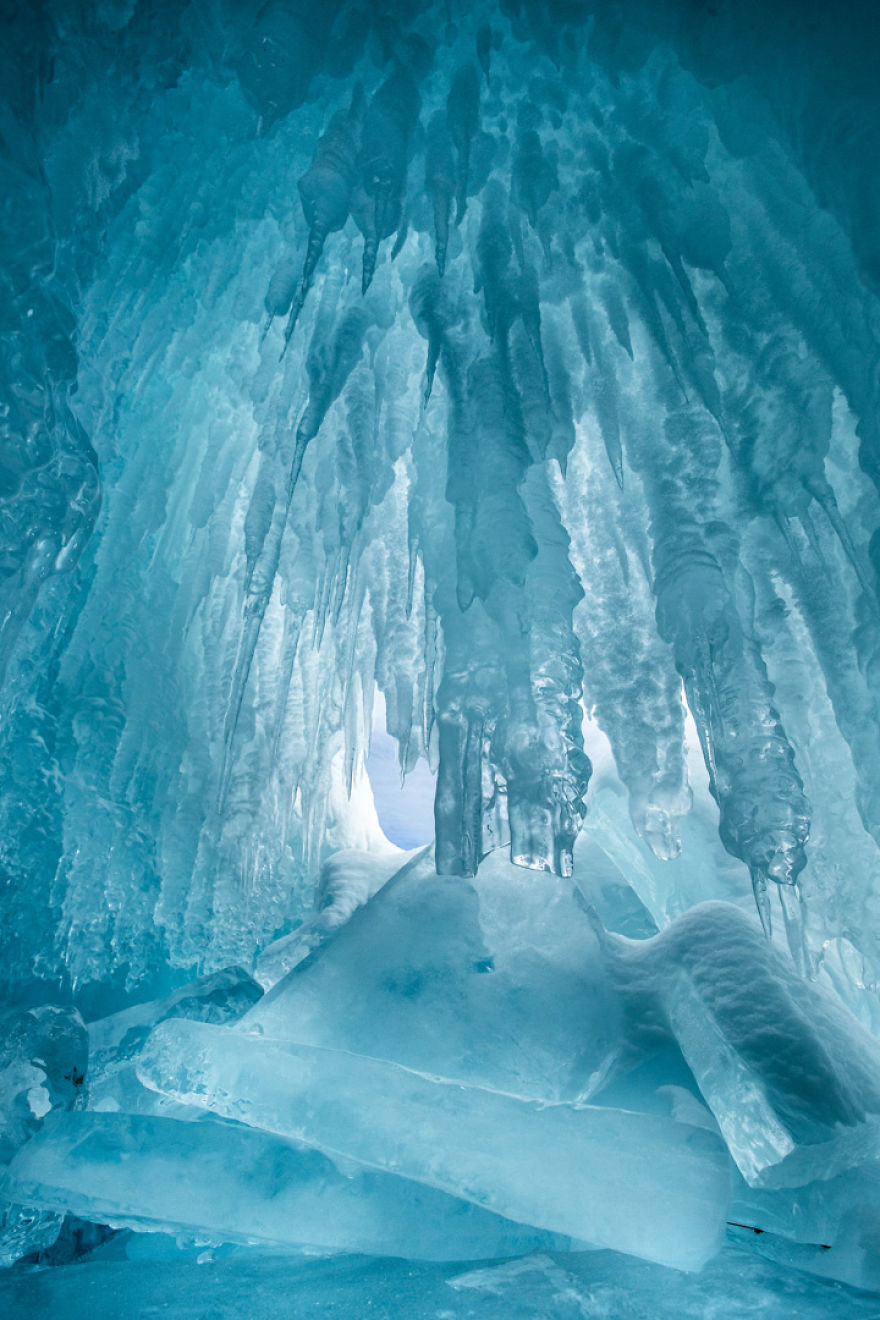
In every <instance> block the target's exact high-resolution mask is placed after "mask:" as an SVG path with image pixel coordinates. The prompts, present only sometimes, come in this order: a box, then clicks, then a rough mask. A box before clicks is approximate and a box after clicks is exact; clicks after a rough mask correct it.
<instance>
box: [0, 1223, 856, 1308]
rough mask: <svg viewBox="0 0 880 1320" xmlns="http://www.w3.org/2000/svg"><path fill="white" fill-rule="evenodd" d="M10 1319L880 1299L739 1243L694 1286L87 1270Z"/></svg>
mask: <svg viewBox="0 0 880 1320" xmlns="http://www.w3.org/2000/svg"><path fill="white" fill-rule="evenodd" d="M0 1314H2V1315H4V1316H5V1317H6V1318H7V1320H44V1318H45V1320H49V1317H50V1316H51V1317H53V1318H54V1317H59V1316H63V1317H70V1318H73V1317H80V1318H81V1320H120V1317H123V1316H124V1317H125V1320H148V1317H149V1320H153V1317H159V1316H162V1317H167V1318H168V1320H290V1318H291V1317H300V1316H302V1317H306V1316H307V1317H324V1316H327V1317H333V1318H334V1320H364V1318H365V1317H369V1320H471V1317H473V1318H474V1320H593V1318H594V1317H595V1320H757V1318H758V1317H760V1320H862V1318H863V1320H877V1318H878V1317H880V1297H878V1296H877V1295H876V1294H869V1293H864V1292H858V1291H856V1290H854V1289H851V1288H847V1287H845V1286H843V1285H842V1284H838V1283H833V1282H826V1281H825V1280H822V1279H818V1278H815V1277H813V1276H810V1275H808V1274H805V1273H801V1272H800V1271H798V1270H792V1269H791V1268H785V1267H782V1268H779V1267H777V1266H775V1265H774V1264H773V1263H772V1262H770V1261H767V1260H764V1259H762V1257H761V1256H760V1255H759V1254H758V1253H757V1251H756V1250H755V1249H753V1248H752V1247H751V1245H749V1246H748V1247H746V1248H744V1247H741V1246H740V1245H739V1244H738V1243H736V1242H733V1241H732V1242H730V1243H729V1245H728V1246H727V1247H726V1248H725V1250H724V1251H723V1252H722V1253H721V1255H720V1256H718V1257H717V1258H716V1259H715V1260H714V1261H712V1262H711V1264H709V1265H708V1266H706V1268H705V1269H704V1270H703V1271H702V1273H701V1274H698V1275H688V1274H679V1273H678V1272H676V1271H673V1270H668V1269H665V1268H663V1267H662V1266H659V1265H649V1264H645V1263H642V1262H640V1261H636V1260H633V1259H632V1258H628V1257H624V1256H619V1255H616V1254H615V1253H613V1252H607V1251H603V1252H584V1253H581V1254H577V1255H565V1256H549V1255H544V1254H537V1255H532V1256H526V1257H522V1258H521V1259H519V1260H512V1261H507V1262H505V1263H502V1264H498V1263H493V1264H490V1265H487V1266H486V1267H484V1268H480V1267H479V1266H478V1267H476V1268H475V1267H473V1266H466V1267H464V1268H463V1267H462V1266H460V1265H455V1264H446V1265H415V1264H410V1263H408V1262H405V1261H398V1260H376V1259H367V1258H366V1257H362V1256H344V1257H337V1258H335V1259H322V1260H313V1261H308V1262H302V1261H299V1260H295V1259H291V1258H290V1257H285V1256H278V1255H265V1256H263V1255H254V1254H253V1253H248V1254H247V1255H244V1254H242V1255H233V1256H230V1257H227V1258H224V1259H209V1260H205V1261H203V1262H202V1263H197V1261H196V1260H194V1259H191V1258H190V1259H174V1260H136V1261H122V1260H119V1261H112V1260H103V1261H86V1262H84V1263H81V1264H75V1265H68V1266H64V1267H62V1268H56V1269H50V1270H40V1271H34V1272H30V1273H29V1272H27V1271H21V1270H20V1269H19V1270H14V1271H7V1272H6V1273H5V1275H4V1276H0Z"/></svg>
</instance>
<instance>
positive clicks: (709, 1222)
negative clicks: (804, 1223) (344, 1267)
mask: <svg viewBox="0 0 880 1320" xmlns="http://www.w3.org/2000/svg"><path fill="white" fill-rule="evenodd" d="M138 1076H139V1077H140V1079H141V1081H142V1082H144V1083H145V1084H146V1085H148V1086H150V1087H151V1088H153V1089H154V1090H157V1091H161V1092H163V1093H164V1094H165V1095H169V1096H170V1097H171V1098H172V1099H175V1100H177V1101H179V1102H180V1103H183V1104H191V1105H195V1106H202V1107H204V1108H206V1109H209V1110H210V1111H211V1112H212V1113H216V1114H220V1115H221V1116H222V1117H225V1118H234V1119H236V1120H238V1121H240V1122H243V1123H247V1124H248V1125H250V1126H253V1127H256V1128H260V1129H262V1130H264V1131H267V1132H274V1133H277V1134H278V1135H280V1136H285V1137H289V1138H292V1139H294V1140H299V1141H303V1142H305V1144H306V1145H310V1146H315V1147H317V1149H319V1150H322V1151H325V1152H327V1153H328V1154H331V1155H332V1154H338V1155H341V1156H343V1157H344V1158H349V1159H353V1160H355V1161H356V1162H357V1163H359V1164H363V1165H365V1166H366V1167H368V1168H377V1169H384V1170H386V1171H387V1172H391V1173H398V1174H400V1175H401V1176H403V1177H404V1178H407V1179H412V1180H413V1181H415V1182H418V1183H425V1184H426V1185H427V1186H429V1187H436V1188H439V1189H440V1190H442V1191H447V1192H450V1193H451V1194H452V1195H453V1196H460V1197H462V1198H463V1199H464V1200H467V1201H472V1202H473V1203H474V1204H475V1205H478V1206H482V1207H483V1208H485V1209H488V1210H493V1211H495V1212H496V1213H497V1214H501V1215H505V1216H506V1217H507V1218H510V1219H514V1220H517V1221H519V1222H520V1223H527V1224H533V1225H534V1226H535V1227H536V1228H543V1229H546V1230H547V1231H549V1232H553V1233H558V1234H561V1235H565V1236H568V1237H572V1238H576V1239H580V1240H584V1241H587V1242H589V1243H592V1244H594V1245H596V1246H600V1247H612V1248H616V1249H618V1250H621V1251H625V1252H628V1253H631V1254H633V1255H636V1256H642V1257H644V1258H646V1259H647V1260H655V1261H658V1262H660V1263H661V1264H668V1265H674V1266H676V1267H678V1268H679V1269H684V1270H688V1269H699V1268H700V1266H701V1265H703V1264H705V1262H706V1260H708V1259H710V1258H711V1256H713V1255H714V1254H715V1252H716V1251H717V1249H718V1246H719V1245H720V1240H721V1235H722V1232H723V1225H724V1216H725V1212H726V1209H727V1201H728V1181H729V1174H728V1163H727V1158H726V1152H725V1151H724V1146H723V1144H722V1142H721V1141H720V1140H719V1139H718V1137H717V1136H716V1135H715V1134H714V1133H713V1132H710V1131H707V1130H706V1129H705V1128H703V1127H691V1126H688V1125H685V1124H683V1123H677V1122H675V1121H674V1120H669V1119H664V1118H662V1117H660V1116H659V1115H655V1114H639V1113H634V1112H630V1111H627V1110H617V1109H614V1108H611V1107H607V1106H606V1107H603V1108H598V1107H593V1106H586V1105H584V1106H579V1107H577V1106H571V1105H565V1104H554V1103H552V1102H551V1101H532V1100H526V1099H523V1098H521V1097H520V1096H516V1095H508V1094H504V1093H502V1092H498V1091H490V1090H488V1089H485V1088H482V1087H468V1086H463V1085H461V1084H460V1083H458V1082H456V1081H451V1080H448V1079H446V1078H442V1077H431V1076H428V1075H427V1074H425V1073H418V1072H415V1071H413V1070H411V1069H409V1068H403V1067H401V1066H400V1065H399V1064H394V1063H387V1062H386V1061H385V1060H377V1059H373V1058H369V1057H366V1056H364V1055H355V1054H351V1053H349V1052H347V1051H342V1050H328V1049H324V1048H321V1047H316V1046H311V1045H296V1044H292V1043H290V1042H287V1041H281V1040H274V1039H262V1038H260V1037H259V1036H256V1035H252V1034H250V1033H244V1032H242V1033H235V1032H231V1031H229V1030H228V1029H224V1028H223V1027H211V1026H207V1025H205V1024H196V1023H192V1022H185V1021H183V1020H182V1019H181V1020H180V1021H179V1022H177V1021H169V1022H166V1023H164V1024H163V1025H161V1026H159V1027H157V1028H156V1029H155V1031H154V1032H153V1033H152V1035H151V1036H150V1039H149V1041H148V1043H147V1045H146V1047H145V1048H144V1050H143V1052H142V1053H141V1055H140V1057H139V1060H138Z"/></svg>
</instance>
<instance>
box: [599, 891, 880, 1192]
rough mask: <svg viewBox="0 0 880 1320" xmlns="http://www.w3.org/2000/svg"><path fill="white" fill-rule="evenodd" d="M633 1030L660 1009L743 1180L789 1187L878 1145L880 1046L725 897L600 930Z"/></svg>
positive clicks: (867, 1154) (868, 1155) (866, 1155)
mask: <svg viewBox="0 0 880 1320" xmlns="http://www.w3.org/2000/svg"><path fill="white" fill-rule="evenodd" d="M603 942H604V944H605V948H606V950H607V952H608V956H609V963H610V967H611V973H612V979H613V980H614V982H615V983H616V984H617V985H618V986H619V988H620V991H621V993H622V995H623V997H624V999H625V1000H626V1001H628V1003H629V1007H628V1014H629V1018H630V1021H631V1023H632V1024H633V1027H634V1030H635V1032H636V1033H638V1032H639V1031H640V1030H644V1028H645V1026H646V1024H647V1023H649V1022H650V1021H651V1017H652V1001H653V1004H654V1005H655V1008H654V1011H655V1012H656V1010H657V1008H659V1010H660V1012H661V1013H662V1015H663V1016H664V1017H665V1020H666V1022H667V1024H668V1026H669V1029H670V1030H671V1032H672V1034H673V1035H674V1036H675V1038H676V1040H677V1042H678V1044H679V1046H680V1048H681V1051H682V1054H683V1056H684V1058H685V1060H686V1061H687V1063H688V1065H689V1067H690V1069H691V1071H692V1072H693V1075H694V1078H695V1080H696V1082H697V1084H698V1086H699V1088H700V1091H701V1092H702V1095H703V1098H704V1099H705V1101H706V1103H707V1104H708V1105H709V1107H710V1108H711V1110H712V1112H713V1113H714V1115H715V1118H716V1119H717V1121H718V1125H719V1127H720V1129H721V1132H722V1134H723V1135H724V1138H725V1141H726V1142H727V1145H728V1147H729V1149H730V1152H731V1154H732V1155H733V1157H734V1159H735V1160H736V1162H737V1164H738V1166H739V1168H740V1170H741V1172H742V1173H743V1175H744V1176H745V1178H746V1179H747V1180H748V1181H749V1182H752V1183H758V1184H760V1183H762V1182H763V1183H764V1184H766V1185H770V1186H782V1187H784V1186H798V1185H801V1184H803V1183H807V1182H811V1181H813V1180H814V1179H817V1178H827V1177H830V1176H831V1175H833V1174H835V1173H837V1172H839V1171H840V1170H841V1169H845V1168H848V1167H852V1166H853V1165H856V1164H858V1163H859V1162H860V1161H862V1160H864V1159H873V1158H876V1157H877V1154H878V1151H880V1145H878V1143H880V1123H878V1117H880V1049H878V1046H877V1043H876V1041H875V1040H874V1038H873V1037H872V1036H870V1035H869V1034H868V1032H866V1031H865V1030H864V1029H863V1028H862V1026H861V1025H860V1023H859V1022H858V1021H857V1020H856V1019H855V1018H854V1017H853V1016H852V1015H851V1014H849V1013H848V1012H847V1011H846V1010H845V1009H844V1008H843V1006H842V1005H840V1004H839V1003H838V1002H835V1000H834V998H833V997H832V996H830V995H828V994H826V993H823V992H822V990H821V989H820V988H819V987H816V986H813V985H811V984H810V983H809V982H805V981H804V980H803V979H802V978H801V977H800V976H799V975H798V974H797V972H796V970H795V968H794V967H793V966H792V965H791V962H790V961H789V960H788V959H787V958H786V957H785V956H784V955H783V954H782V953H780V951H779V950H777V949H775V948H773V946H772V945H770V944H768V942H767V941H766V940H765V939H764V938H763V936H762V933H761V931H760V929H759V928H758V927H757V925H756V923H755V922H754V921H752V920H750V919H749V918H748V917H747V916H745V915H744V914H743V913H742V912H740V911H739V909H738V908H735V907H733V906H732V905H731V904H726V903H725V904H722V903H705V904H700V905H699V906H697V907H695V908H693V909H691V911H689V912H688V913H686V914H685V915H684V916H682V917H679V918H678V920H677V921H675V922H674V923H673V924H672V925H671V926H669V927H668V928H667V929H666V930H665V931H663V932H662V933H661V934H659V935H656V936H654V937H652V938H651V939H648V940H645V941H641V942H634V941H628V940H626V939H624V938H623V937H621V936H616V935H603Z"/></svg>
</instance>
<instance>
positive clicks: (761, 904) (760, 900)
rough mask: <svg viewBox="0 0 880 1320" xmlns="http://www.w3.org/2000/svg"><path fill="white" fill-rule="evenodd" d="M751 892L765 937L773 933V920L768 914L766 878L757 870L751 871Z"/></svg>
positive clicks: (769, 937)
mask: <svg viewBox="0 0 880 1320" xmlns="http://www.w3.org/2000/svg"><path fill="white" fill-rule="evenodd" d="M752 892H753V894H754V895H755V906H756V907H757V909H758V916H759V917H760V918H761V926H762V928H763V931H764V934H765V935H766V936H767V939H768V940H769V939H771V938H772V935H773V920H772V917H771V915H770V896H769V894H768V893H767V878H766V876H764V875H762V874H761V873H760V872H759V871H753V872H752Z"/></svg>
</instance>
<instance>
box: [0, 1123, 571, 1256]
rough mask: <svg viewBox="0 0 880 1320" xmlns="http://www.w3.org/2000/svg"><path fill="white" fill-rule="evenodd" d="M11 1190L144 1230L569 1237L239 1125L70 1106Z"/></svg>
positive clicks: (312, 1244) (300, 1239)
mask: <svg viewBox="0 0 880 1320" xmlns="http://www.w3.org/2000/svg"><path fill="white" fill-rule="evenodd" d="M5 1187H6V1189H7V1191H8V1193H9V1195H10V1196H12V1197H14V1198H15V1199H17V1200H22V1199H25V1200H26V1201H27V1203H28V1204H32V1205H35V1206H40V1207H42V1208H44V1209H48V1210H56V1211H60V1212H62V1213H63V1212H65V1211H67V1212H73V1213H74V1214H77V1215H79V1216H81V1217H82V1218H84V1219H89V1220H96V1221H97V1222H99V1223H102V1224H111V1225H113V1226H115V1227H131V1228H135V1229H137V1230H139V1231H144V1230H147V1231H151V1232H159V1231H161V1232H166V1233H188V1234H191V1235H193V1236H195V1237H202V1238H208V1239H213V1240H215V1241H221V1242H228V1241H242V1242H269V1243H276V1244H288V1245H291V1246H296V1247H300V1248H304V1249H305V1248H321V1249H323V1250H331V1251H351V1252H367V1253H370V1254H373V1255H378V1256H404V1257H407V1258H409V1259H421V1260H480V1259H484V1258H486V1257H489V1256H508V1255H519V1254H520V1253H522V1252H527V1251H533V1250H536V1249H544V1250H551V1251H565V1250H567V1249H568V1248H569V1247H570V1246H571V1243H570V1242H569V1241H568V1240H567V1239H565V1238H563V1237H560V1236H554V1235H553V1234H551V1233H542V1232H539V1231H537V1230H535V1229H529V1228H527V1227H523V1226H522V1225H521V1224H515V1223H511V1222H510V1221H507V1220H504V1219H502V1218H501V1217H500V1216H498V1215H494V1214H490V1213H489V1212H487V1211H485V1210H481V1209H480V1208H479V1207H478V1206H475V1205H472V1204H467V1203H466V1202H463V1201H459V1200H457V1199H456V1198H454V1197H452V1196H449V1195H446V1194H445V1193H443V1192H439V1191H435V1190H434V1189H432V1188H430V1187H425V1186H422V1185H421V1184H419V1183H414V1182H409V1181H405V1180H404V1179H403V1178H399V1177H395V1176H394V1174H390V1173H382V1172H379V1171H376V1170H373V1169H365V1168H361V1167H359V1166H355V1165H351V1164H349V1165H344V1166H343V1168H341V1169H339V1168H337V1167H336V1165H335V1164H334V1163H333V1161H332V1160H331V1159H330V1158H329V1157H328V1156H326V1155H322V1154H320V1153H319V1152H318V1151H316V1150H309V1149H307V1148H305V1147H301V1146H296V1145H294V1144H292V1143H290V1142H286V1141H283V1140H282V1139H280V1138H278V1137H273V1136H270V1135H268V1134H266V1133H263V1132H257V1131H254V1130H253V1129H251V1128H247V1127H242V1126H240V1125H238V1124H234V1125H233V1124H228V1123H216V1122H212V1123H180V1122H177V1121H176V1120H175V1119H173V1118H156V1117H133V1116H129V1115H122V1114H82V1113H80V1114H69V1115H66V1116H65V1118H64V1119H63V1120H60V1121H55V1122H53V1123H51V1124H47V1125H46V1126H45V1128H44V1130H43V1131H42V1132H41V1134H40V1138H39V1140H34V1141H32V1142H30V1143H29V1145H27V1146H26V1147H25V1148H24V1149H23V1150H22V1151H21V1152H20V1153H19V1155H18V1157H17V1158H16V1160H15V1161H14V1162H13V1165H12V1167H11V1169H10V1170H9V1171H8V1174H7V1175H6V1182H5Z"/></svg>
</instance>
